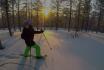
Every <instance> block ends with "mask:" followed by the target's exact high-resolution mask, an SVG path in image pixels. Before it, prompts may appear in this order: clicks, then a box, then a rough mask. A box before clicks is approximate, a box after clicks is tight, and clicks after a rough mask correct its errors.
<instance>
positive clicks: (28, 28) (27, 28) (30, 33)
mask: <svg viewBox="0 0 104 70" xmlns="http://www.w3.org/2000/svg"><path fill="white" fill-rule="evenodd" d="M43 32H44V31H43V30H40V31H35V30H34V28H33V26H32V23H31V21H26V22H25V23H24V28H23V31H22V34H21V38H22V39H24V41H25V43H26V45H27V47H26V48H25V51H24V56H25V57H27V56H28V55H29V51H30V50H31V47H33V48H35V49H36V58H37V59H40V58H42V56H41V52H40V46H39V45H38V44H36V42H35V41H34V40H33V39H34V34H40V33H43Z"/></svg>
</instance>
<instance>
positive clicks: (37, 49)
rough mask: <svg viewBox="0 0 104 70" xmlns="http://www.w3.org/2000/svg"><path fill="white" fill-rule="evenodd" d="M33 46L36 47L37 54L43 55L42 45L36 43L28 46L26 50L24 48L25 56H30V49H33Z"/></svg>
mask: <svg viewBox="0 0 104 70" xmlns="http://www.w3.org/2000/svg"><path fill="white" fill-rule="evenodd" d="M31 48H34V49H36V56H41V53H40V46H39V45H37V44H35V45H33V46H31V47H26V48H25V50H24V56H28V55H29V51H30V50H31Z"/></svg>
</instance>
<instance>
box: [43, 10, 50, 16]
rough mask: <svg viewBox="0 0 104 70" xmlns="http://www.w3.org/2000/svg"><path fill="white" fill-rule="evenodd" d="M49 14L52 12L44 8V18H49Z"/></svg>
mask: <svg viewBox="0 0 104 70" xmlns="http://www.w3.org/2000/svg"><path fill="white" fill-rule="evenodd" d="M49 12H50V10H49V9H47V8H44V9H43V15H44V16H48V15H49Z"/></svg>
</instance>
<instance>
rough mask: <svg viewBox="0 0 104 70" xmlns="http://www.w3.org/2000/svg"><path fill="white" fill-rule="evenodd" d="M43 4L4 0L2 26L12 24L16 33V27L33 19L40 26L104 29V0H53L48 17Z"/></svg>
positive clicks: (0, 16)
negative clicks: (44, 12)
mask: <svg viewBox="0 0 104 70" xmlns="http://www.w3.org/2000/svg"><path fill="white" fill-rule="evenodd" d="M46 1H47V0H46ZM46 1H45V2H46ZM42 8H43V4H42V2H41V0H35V1H33V0H0V28H8V30H9V32H10V35H11V36H12V30H16V29H19V30H20V31H21V30H22V26H23V23H24V21H25V20H27V19H31V20H32V22H33V25H34V26H35V27H37V28H38V27H44V28H46V27H50V28H55V29H56V30H57V29H58V28H65V29H67V30H68V31H70V30H76V31H83V30H84V31H96V32H104V23H103V22H104V0H51V7H50V8H51V10H50V12H49V14H48V17H46V16H44V15H43V14H42V13H41V10H42Z"/></svg>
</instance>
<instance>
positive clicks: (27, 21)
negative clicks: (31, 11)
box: [24, 20, 32, 25]
mask: <svg viewBox="0 0 104 70" xmlns="http://www.w3.org/2000/svg"><path fill="white" fill-rule="evenodd" d="M24 25H32V21H31V20H26V21H25V22H24Z"/></svg>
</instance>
